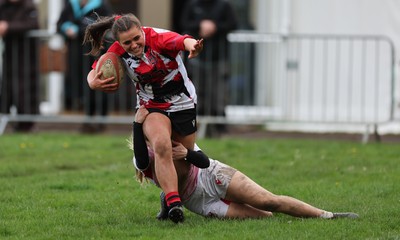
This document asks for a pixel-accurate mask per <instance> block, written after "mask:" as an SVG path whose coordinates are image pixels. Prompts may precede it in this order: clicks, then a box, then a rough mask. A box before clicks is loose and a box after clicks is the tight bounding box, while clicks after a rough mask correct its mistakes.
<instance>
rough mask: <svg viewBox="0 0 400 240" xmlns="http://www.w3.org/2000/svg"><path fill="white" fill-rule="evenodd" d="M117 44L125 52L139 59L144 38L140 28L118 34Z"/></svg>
mask: <svg viewBox="0 0 400 240" xmlns="http://www.w3.org/2000/svg"><path fill="white" fill-rule="evenodd" d="M119 43H120V44H121V46H122V47H123V48H124V49H125V51H126V52H128V53H130V54H133V55H135V56H136V57H141V56H142V54H143V49H144V36H143V31H142V29H141V28H138V27H132V28H131V29H129V30H128V31H125V32H121V33H120V34H119Z"/></svg>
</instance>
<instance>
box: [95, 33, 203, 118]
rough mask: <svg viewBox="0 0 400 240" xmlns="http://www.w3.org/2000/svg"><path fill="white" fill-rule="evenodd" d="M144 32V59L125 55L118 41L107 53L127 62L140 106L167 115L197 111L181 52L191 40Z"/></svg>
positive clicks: (185, 36)
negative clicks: (184, 111) (186, 41)
mask: <svg viewBox="0 0 400 240" xmlns="http://www.w3.org/2000/svg"><path fill="white" fill-rule="evenodd" d="M142 30H143V33H144V34H143V35H144V38H145V47H144V52H143V55H142V57H140V58H138V57H136V56H133V55H131V54H129V53H127V52H125V50H124V49H123V47H122V46H121V45H120V44H119V43H118V41H116V42H114V43H113V44H112V45H111V47H110V48H109V49H108V51H107V52H115V53H117V54H118V55H119V56H120V57H121V58H122V59H123V60H124V62H125V66H126V74H127V75H128V77H129V78H130V79H131V80H132V81H133V82H134V83H135V86H136V95H137V104H138V106H139V105H144V106H145V107H146V108H157V109H161V110H164V111H166V112H176V111H181V110H186V109H191V108H194V107H195V104H196V103H197V96H196V91H195V87H194V85H193V82H192V81H191V80H190V79H189V77H188V75H187V72H186V68H185V66H184V64H183V60H182V57H181V51H184V50H185V46H184V44H183V41H184V39H185V38H188V37H190V36H189V35H180V34H178V33H175V32H171V31H167V30H163V29H156V28H150V27H142ZM95 66H96V63H94V64H93V67H94V68H95Z"/></svg>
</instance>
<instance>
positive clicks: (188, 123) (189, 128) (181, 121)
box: [147, 108, 197, 136]
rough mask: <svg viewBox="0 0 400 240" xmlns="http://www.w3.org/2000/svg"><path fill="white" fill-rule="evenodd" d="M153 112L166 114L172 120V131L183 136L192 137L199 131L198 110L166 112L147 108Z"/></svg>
mask: <svg viewBox="0 0 400 240" xmlns="http://www.w3.org/2000/svg"><path fill="white" fill-rule="evenodd" d="M147 110H148V111H149V112H150V113H152V112H158V113H161V114H164V115H165V116H167V117H168V118H169V119H170V120H171V126H172V130H173V131H174V132H176V133H178V134H180V135H182V136H187V135H190V134H192V133H194V132H196V131H197V120H196V108H191V109H187V110H182V111H178V112H165V111H163V110H160V109H157V108H147Z"/></svg>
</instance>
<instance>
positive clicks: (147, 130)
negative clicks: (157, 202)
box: [143, 112, 178, 193]
mask: <svg viewBox="0 0 400 240" xmlns="http://www.w3.org/2000/svg"><path fill="white" fill-rule="evenodd" d="M143 132H144V134H145V135H146V137H147V138H148V140H149V142H150V145H151V147H152V149H153V150H154V158H155V161H154V162H155V164H154V165H155V172H156V175H157V179H158V181H159V184H160V186H161V188H162V190H163V191H164V192H165V193H170V192H178V177H177V174H176V170H175V167H174V164H173V162H172V143H171V122H170V120H169V118H168V117H166V116H165V115H163V114H160V113H156V112H155V113H150V114H149V115H148V116H147V118H146V120H145V121H144V123H143Z"/></svg>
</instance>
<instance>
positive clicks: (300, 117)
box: [0, 31, 395, 137]
mask: <svg viewBox="0 0 400 240" xmlns="http://www.w3.org/2000/svg"><path fill="white" fill-rule="evenodd" d="M27 37H28V38H27V39H34V40H35V44H36V47H37V48H38V49H40V51H39V54H38V56H37V59H38V62H39V66H38V68H39V69H38V71H37V75H38V81H39V87H38V89H37V90H35V91H34V92H31V91H29V89H26V90H25V91H24V94H28V95H29V94H31V95H32V96H37V97H38V98H39V102H40V103H41V104H39V105H38V108H39V111H38V112H37V114H25V113H23V112H21V111H19V109H18V108H16V106H18V104H17V103H16V102H18V101H19V99H21V95H19V94H16V92H7V91H2V95H1V96H0V100H1V102H0V105H2V104H3V110H4V102H5V101H4V99H6V98H9V97H10V95H11V99H13V102H12V104H11V105H10V106H9V108H7V109H6V110H10V111H8V112H4V111H3V113H2V114H1V115H0V119H1V122H0V133H2V132H3V131H4V128H5V126H6V125H7V123H9V122H18V121H36V122H38V121H41V122H65V123H68V122H74V123H76V122H82V123H84V122H99V123H121V124H128V123H130V122H131V121H132V120H133V109H134V106H135V104H136V97H135V93H134V86H133V84H132V83H131V82H130V80H128V79H127V81H125V82H124V83H123V85H122V86H121V87H120V89H119V90H118V91H117V92H116V93H113V94H107V95H104V94H102V93H99V92H93V91H91V90H90V89H89V88H88V86H87V83H86V80H84V79H76V80H77V81H76V83H74V84H75V85H72V84H73V83H69V84H70V85H68V86H67V85H66V83H65V80H64V79H65V72H66V69H67V67H66V66H68V64H69V66H73V65H74V63H73V62H72V63H68V62H67V61H66V60H65V59H66V58H65V57H66V53H67V52H68V51H71V50H72V49H65V47H59V48H58V49H57V47H56V48H55V50H54V47H52V45H54V44H52V41H53V40H54V39H53V38H54V36H53V35H49V34H46V33H45V32H40V31H39V32H38V31H36V32H31V33H30V34H28V36H27ZM228 40H229V43H228V44H227V45H223V46H222V45H221V46H219V49H222V48H225V47H227V48H228V50H229V51H228V55H227V58H218V59H217V60H216V59H214V58H213V59H211V58H212V57H211V56H212V55H213V54H215V53H209V52H207V50H206V49H205V51H204V52H203V53H202V54H203V58H201V59H190V60H186V64H187V66H188V72H189V75H190V76H191V78H192V79H193V81H194V83H195V85H196V88H197V91H198V95H199V99H198V101H199V118H198V120H199V125H200V129H199V137H202V136H204V134H205V128H206V127H207V125H208V124H215V123H223V124H265V123H267V122H271V121H275V122H309V123H310V122H311V123H313V122H315V123H356V124H380V123H385V122H389V121H391V120H393V111H394V56H395V50H394V46H393V43H392V42H391V40H390V39H388V38H386V37H384V36H350V35H346V36H344V35H285V36H283V35H280V34H269V33H256V32H234V33H231V34H229V35H228ZM221 44H225V43H221ZM217 54H224V53H222V52H221V53H217ZM76 58H79V56H76ZM3 61H4V60H3ZM14 61H15V62H21V61H22V60H21V59H16V60H14ZM24 66H25V64H24ZM88 66H89V65H87V67H88ZM5 67H8V66H7V65H6V66H5ZM87 67H85V66H84V70H82V71H87ZM13 71H14V72H15V73H14V74H17V73H16V72H18V71H20V69H19V68H13ZM3 72H4V69H3ZM72 72H74V71H72ZM75 72H76V71H75ZM83 75H84V76H86V75H85V74H83ZM13 76H17V75H13ZM72 79H74V78H72ZM23 81H25V82H26V83H28V82H29V81H30V79H29V78H28V77H27V76H25V77H24V80H23ZM1 82H2V84H1V86H2V87H3V88H4V86H5V85H7V84H14V85H15V86H13V88H14V89H18V87H19V86H18V84H21V83H18V81H16V80H15V77H11V78H8V79H7V78H3V79H2V81H1ZM67 84H68V83H67ZM26 86H29V85H26ZM66 87H69V88H70V91H71V92H72V95H71V96H72V99H73V100H74V102H75V103H74V104H69V105H68V106H66V98H65V95H66ZM3 90H4V89H3ZM24 99H29V96H28V97H25V98H24ZM25 101H27V100H25ZM51 106H52V107H51ZM7 107H8V106H7ZM104 108H106V109H107V110H106V111H104Z"/></svg>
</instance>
